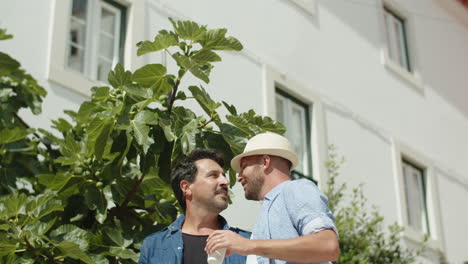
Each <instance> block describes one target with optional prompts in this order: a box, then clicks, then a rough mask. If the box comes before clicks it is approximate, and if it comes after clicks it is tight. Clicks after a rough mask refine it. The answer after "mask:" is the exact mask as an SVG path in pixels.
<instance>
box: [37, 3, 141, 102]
mask: <svg viewBox="0 0 468 264" xmlns="http://www.w3.org/2000/svg"><path fill="white" fill-rule="evenodd" d="M93 1H96V0H93ZM97 1H102V2H105V3H106V4H108V3H109V2H116V3H118V4H119V5H122V6H123V7H124V8H126V9H127V12H126V17H122V19H121V23H124V24H125V25H126V27H125V31H126V32H125V33H126V34H125V36H122V37H121V38H120V40H119V41H120V50H119V55H120V56H119V57H120V58H121V60H123V63H124V64H123V65H124V67H125V68H126V69H129V70H135V69H137V68H139V67H141V66H143V65H144V59H143V58H142V57H138V56H136V51H137V47H136V45H135V44H136V43H137V42H138V41H141V40H144V39H145V31H144V27H143V26H141V25H144V22H145V15H146V11H145V1H136V0H114V1H109V0H97ZM71 5H72V0H55V1H54V3H53V5H52V7H51V8H52V10H51V12H52V14H53V16H52V30H51V36H50V45H49V50H48V54H49V56H48V58H49V62H48V68H47V72H46V76H47V79H48V80H49V81H52V82H54V83H56V84H58V85H60V86H62V87H64V88H67V89H71V90H72V91H75V92H77V93H79V94H82V95H85V96H90V95H91V89H90V88H91V87H93V86H101V85H106V83H104V82H102V81H99V80H97V79H95V78H94V79H93V78H92V77H90V76H87V75H86V74H83V73H81V72H79V71H76V70H73V69H70V68H69V67H68V52H69V47H70V45H69V44H70V43H69V32H70V31H69V23H70V15H71ZM99 11H100V10H99Z"/></svg>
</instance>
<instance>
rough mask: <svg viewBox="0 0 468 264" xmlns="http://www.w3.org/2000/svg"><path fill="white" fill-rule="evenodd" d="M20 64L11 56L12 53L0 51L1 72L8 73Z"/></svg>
mask: <svg viewBox="0 0 468 264" xmlns="http://www.w3.org/2000/svg"><path fill="white" fill-rule="evenodd" d="M20 66H21V64H20V63H19V62H18V61H16V60H15V59H13V58H12V57H10V55H8V54H6V53H3V52H0V74H8V73H10V72H12V71H14V70H16V69H18V68H19V67H20Z"/></svg>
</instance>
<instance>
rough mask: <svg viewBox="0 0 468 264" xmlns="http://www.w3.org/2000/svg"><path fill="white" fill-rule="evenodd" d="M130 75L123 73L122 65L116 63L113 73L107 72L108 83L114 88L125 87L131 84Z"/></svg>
mask: <svg viewBox="0 0 468 264" xmlns="http://www.w3.org/2000/svg"><path fill="white" fill-rule="evenodd" d="M131 78H132V73H131V72H130V71H125V69H124V67H123V66H122V64H120V63H118V64H117V65H116V66H115V68H114V70H113V71H110V72H109V76H108V80H109V83H110V84H111V85H112V86H113V87H114V88H117V87H120V86H125V85H128V84H130V83H131Z"/></svg>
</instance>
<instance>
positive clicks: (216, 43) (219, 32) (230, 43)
mask: <svg viewBox="0 0 468 264" xmlns="http://www.w3.org/2000/svg"><path fill="white" fill-rule="evenodd" d="M226 33H227V29H225V28H218V29H211V30H208V31H207V32H206V34H205V37H204V38H203V39H202V40H201V41H200V44H201V45H202V46H203V48H205V49H212V50H235V51H240V50H242V49H243V46H242V44H241V43H240V42H239V40H237V39H236V38H234V37H226V36H225V35H226Z"/></svg>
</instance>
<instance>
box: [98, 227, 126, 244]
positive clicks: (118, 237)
mask: <svg viewBox="0 0 468 264" xmlns="http://www.w3.org/2000/svg"><path fill="white" fill-rule="evenodd" d="M122 232H123V230H122V229H119V228H118V227H116V228H105V229H104V233H105V234H106V235H107V236H108V237H109V238H110V240H111V241H112V242H114V243H115V244H116V245H117V246H119V247H122V248H126V247H128V246H130V245H131V244H132V243H133V240H132V239H126V238H124V236H123V235H122Z"/></svg>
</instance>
